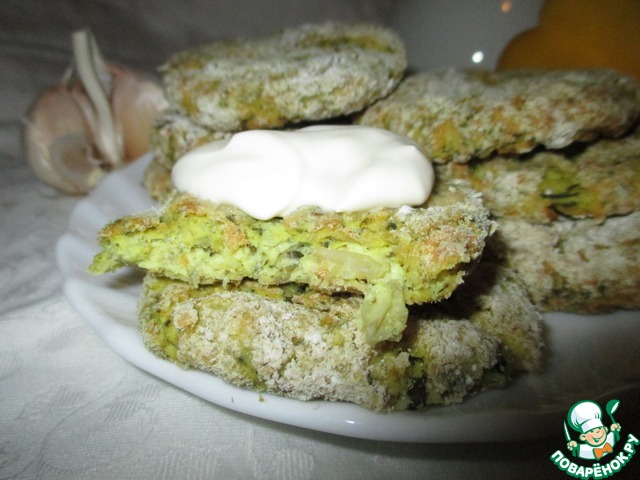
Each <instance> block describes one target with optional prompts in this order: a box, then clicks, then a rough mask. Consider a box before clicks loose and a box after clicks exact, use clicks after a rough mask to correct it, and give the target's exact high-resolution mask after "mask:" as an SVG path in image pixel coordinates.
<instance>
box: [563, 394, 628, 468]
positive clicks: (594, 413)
mask: <svg viewBox="0 0 640 480" xmlns="http://www.w3.org/2000/svg"><path fill="white" fill-rule="evenodd" d="M619 405H620V401H619V400H615V399H614V400H610V401H609V402H608V403H607V405H606V407H605V412H606V414H607V415H608V417H609V418H608V419H609V420H610V421H611V423H610V425H609V426H607V425H605V422H606V421H607V419H606V418H605V417H603V411H602V408H601V407H600V405H598V404H597V403H596V402H593V401H591V400H582V401H580V402H577V403H576V404H574V405H573V406H572V407H571V408H570V409H569V412H568V413H567V420H566V421H565V424H564V434H565V438H566V440H567V448H568V449H569V450H570V451H571V453H572V454H573V455H574V456H576V457H579V458H583V459H587V460H600V459H601V458H602V457H604V456H605V455H608V454H610V453H612V452H613V447H614V445H615V444H616V442H617V441H618V440H619V439H620V430H621V427H620V424H619V423H617V422H616V421H615V419H614V418H613V414H614V413H615V411H616V410H617V409H618V406H619ZM568 426H569V427H571V429H572V430H574V432H576V433H577V435H578V437H577V440H576V439H574V438H573V436H572V435H571V434H570V433H569V428H568ZM576 433H574V434H573V435H574V436H575V435H576Z"/></svg>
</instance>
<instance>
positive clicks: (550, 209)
mask: <svg viewBox="0 0 640 480" xmlns="http://www.w3.org/2000/svg"><path fill="white" fill-rule="evenodd" d="M436 168H437V173H438V176H439V177H440V178H441V179H443V178H461V179H465V180H468V181H470V182H471V185H472V186H473V188H475V189H477V190H478V191H479V192H482V194H483V198H484V202H485V205H487V207H488V208H489V210H490V211H491V213H492V214H493V215H495V216H496V217H500V218H502V217H507V218H519V219H522V220H527V221H530V222H533V223H550V222H553V221H555V220H557V219H559V218H561V217H562V218H572V219H584V218H595V219H598V220H603V219H604V218H606V217H611V216H616V215H627V214H629V213H632V212H635V211H640V128H636V129H635V130H634V131H633V132H631V133H630V134H629V135H626V136H625V137H623V138H619V139H616V140H613V139H600V140H598V141H595V142H592V143H588V144H580V145H574V146H573V147H570V148H566V149H563V150H557V151H549V150H542V151H539V152H535V153H532V154H530V155H521V156H515V155H511V156H496V157H493V158H491V159H489V160H484V161H474V162H469V163H466V164H454V163H448V164H446V165H438V166H436Z"/></svg>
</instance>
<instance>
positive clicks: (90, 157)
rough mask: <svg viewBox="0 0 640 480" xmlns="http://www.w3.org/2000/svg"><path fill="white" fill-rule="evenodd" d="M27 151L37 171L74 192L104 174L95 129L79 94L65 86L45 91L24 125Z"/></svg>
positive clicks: (44, 178)
mask: <svg viewBox="0 0 640 480" xmlns="http://www.w3.org/2000/svg"><path fill="white" fill-rule="evenodd" d="M23 141H24V151H25V156H26V160H27V163H28V164H29V166H30V167H31V169H32V170H33V171H34V173H35V174H36V175H37V176H38V177H39V178H40V179H41V180H42V181H44V182H45V183H47V184H48V185H50V186H52V187H54V188H56V189H58V190H61V191H63V192H65V193H69V194H72V195H79V194H83V193H86V192H88V191H90V190H91V189H93V188H94V187H95V186H96V185H97V184H98V182H99V181H100V180H101V179H102V177H103V176H104V175H105V173H106V172H105V170H104V169H103V168H101V166H100V164H99V163H98V162H97V160H96V155H95V145H94V144H93V142H92V133H91V130H90V128H89V126H88V124H87V121H86V118H85V115H84V114H83V109H82V107H81V105H80V104H79V103H78V101H77V98H76V96H75V95H74V94H73V93H72V92H71V91H70V90H68V89H67V88H66V87H65V86H58V87H52V88H49V89H47V90H45V91H44V92H43V94H42V95H41V96H40V97H39V98H38V99H37V101H36V102H35V103H34V105H33V106H32V107H31V109H30V111H29V113H28V116H27V121H26V123H25V126H24V138H23Z"/></svg>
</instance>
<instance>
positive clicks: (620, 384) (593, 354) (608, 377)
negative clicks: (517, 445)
mask: <svg viewBox="0 0 640 480" xmlns="http://www.w3.org/2000/svg"><path fill="white" fill-rule="evenodd" d="M149 160H150V156H149V155H147V156H145V157H143V158H142V159H140V160H138V161H136V162H134V163H133V164H132V165H131V166H129V167H127V168H125V169H123V170H119V171H116V172H114V173H112V174H110V175H109V176H108V177H107V179H106V180H105V181H104V182H103V183H102V184H101V185H100V187H99V188H98V189H97V190H96V191H95V192H93V193H92V194H91V195H89V196H88V197H87V198H85V199H83V200H81V201H80V202H79V204H78V205H77V207H76V208H75V210H74V211H73V213H72V215H71V218H70V221H69V227H68V230H67V232H66V233H65V234H64V235H63V236H62V237H61V238H60V240H59V241H58V244H57V257H58V263H59V267H60V270H61V271H62V273H63V276H64V280H65V284H64V289H65V293H66V295H67V297H68V299H69V301H70V302H71V303H72V305H73V306H74V307H75V308H76V309H77V311H78V312H79V313H80V315H81V316H82V318H83V319H84V320H86V321H87V323H89V324H90V325H91V326H92V327H93V329H94V330H95V331H96V333H97V334H98V335H99V336H100V337H101V338H102V339H103V340H104V341H105V342H106V343H107V344H108V345H109V346H110V347H111V348H112V349H113V350H115V351H116V352H117V353H118V354H119V355H120V356H122V357H123V358H124V359H126V360H127V361H129V362H131V363H132V364H134V365H136V366H138V367H139V368H141V369H143V370H145V371H147V372H149V373H151V374H153V375H156V376H157V377H159V378H161V379H163V380H166V381H167V382H169V383H171V384H173V385H175V386H177V387H179V388H182V389H184V390H187V391H189V392H191V393H193V394H194V395H197V396H199V397H201V398H203V399H206V400H208V401H210V402H213V403H215V404H217V405H220V406H222V407H226V408H229V409H232V410H235V411H238V412H243V413H246V414H249V415H253V416H256V417H260V418H264V419H269V420H273V421H276V422H281V423H285V424H289V425H296V426H299V427H304V428H309V429H314V430H318V431H323V432H330V433H335V434H339V435H346V436H351V437H357V438H366V439H374V440H388V441H404V442H487V441H502V440H522V439H530V438H536V437H540V436H543V435H548V434H550V433H553V432H556V431H557V432H561V428H562V422H563V419H564V416H565V415H566V412H567V410H568V409H569V408H570V407H571V405H573V404H574V403H575V402H577V401H579V400H583V399H587V398H589V399H601V400H602V401H606V400H608V399H609V398H611V397H612V396H613V395H615V393H616V392H617V391H619V390H621V389H626V388H636V389H640V348H638V338H640V312H617V313H615V314H612V315H602V316H593V317H581V316H578V315H560V314H554V315H549V316H547V318H546V320H545V323H546V331H547V337H548V338H547V348H546V352H547V364H546V366H545V371H544V373H543V374H540V375H523V376H521V377H520V378H517V379H516V380H515V381H514V382H513V383H512V384H511V385H510V386H509V387H508V388H506V389H504V390H497V391H489V392H484V393H481V394H479V395H476V396H474V397H473V398H471V399H469V400H468V401H466V402H464V403H463V404H461V405H457V406H452V407H437V408H429V409H427V410H426V411H421V412H399V413H391V414H377V413H372V412H369V411H367V410H365V409H363V408H360V407H357V406H355V405H351V404H345V403H331V402H322V401H314V402H300V401H296V400H290V399H286V398H280V397H275V396H271V395H264V394H263V395H260V394H258V393H255V392H251V391H247V390H243V389H239V388H235V387H232V386H230V385H227V384H226V383H224V382H222V381H221V380H219V379H218V378H216V377H214V376H212V375H210V374H207V373H204V372H199V371H195V370H183V369H181V368H179V367H177V366H175V365H174V364H172V363H170V362H167V361H165V360H161V359H159V358H157V357H155V356H154V355H152V354H151V353H149V352H148V351H147V350H146V349H145V347H144V346H143V344H142V340H141V338H140V335H139V334H138V330H137V327H136V304H137V300H138V294H139V291H140V284H141V279H142V275H141V273H140V272H139V271H136V270H133V269H124V270H121V271H119V272H116V273H113V274H107V275H100V276H93V275H90V274H88V273H87V272H86V269H87V266H88V265H89V264H90V263H91V260H92V258H93V256H94V255H95V254H96V253H97V252H98V251H99V247H98V245H97V243H96V240H95V238H96V232H97V231H98V229H100V228H101V227H102V226H103V225H104V224H105V223H106V222H107V221H109V220H111V219H115V218H118V217H120V216H122V215H125V214H129V213H135V212H138V211H140V210H143V209H145V208H148V207H151V206H152V205H153V204H154V202H153V201H152V200H151V199H150V198H149V196H148V195H147V194H146V192H145V190H144V189H143V188H142V186H141V179H142V176H143V171H144V168H145V166H146V165H147V164H148V162H149Z"/></svg>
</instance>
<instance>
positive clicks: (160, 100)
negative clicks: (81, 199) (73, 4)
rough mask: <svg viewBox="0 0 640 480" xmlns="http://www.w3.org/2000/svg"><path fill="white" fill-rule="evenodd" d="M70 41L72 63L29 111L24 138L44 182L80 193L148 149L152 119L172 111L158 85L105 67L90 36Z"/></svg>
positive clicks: (79, 33)
mask: <svg viewBox="0 0 640 480" xmlns="http://www.w3.org/2000/svg"><path fill="white" fill-rule="evenodd" d="M72 43H73V53H74V59H75V62H74V65H73V66H72V67H71V68H70V70H69V71H68V72H67V73H66V74H65V76H64V77H63V79H62V81H61V83H60V85H57V86H55V87H51V88H48V89H46V90H45V91H44V92H43V93H42V94H41V95H40V96H39V97H38V98H37V99H36V101H35V102H34V104H33V105H32V106H31V108H30V109H29V112H28V113H27V119H26V121H25V125H24V131H23V139H24V151H25V156H26V159H27V162H28V164H29V165H30V166H31V168H32V170H33V171H34V173H35V174H36V175H37V176H38V177H39V178H40V179H41V180H42V181H44V182H45V183H47V184H49V185H51V186H52V187H55V188H57V189H59V190H62V191H63V192H66V193H69V194H82V193H86V192H88V191H90V190H92V189H93V188H94V187H95V186H96V185H97V184H98V183H99V182H100V180H101V179H102V177H103V176H104V175H105V174H106V173H107V172H108V171H110V170H112V169H114V168H118V167H119V166H122V165H124V164H125V163H127V162H129V161H131V160H134V159H136V158H138V157H139V156H140V155H142V154H144V153H145V152H146V151H147V150H148V149H149V134H150V131H151V126H152V124H153V121H154V119H155V117H156V115H157V114H158V112H159V111H160V110H162V109H164V108H166V106H167V105H166V100H165V98H164V96H163V94H162V90H161V88H160V87H159V85H158V84H157V83H156V82H155V81H154V80H152V79H150V78H147V77H145V76H143V75H142V74H140V73H139V72H135V71H133V70H131V69H129V68H127V67H125V66H121V65H117V64H115V63H112V62H109V63H107V62H105V60H104V59H103V58H102V55H101V54H100V51H99V50H98V47H97V45H96V43H95V40H94V39H93V36H92V35H91V33H90V32H89V31H87V30H80V31H77V32H74V33H73V35H72Z"/></svg>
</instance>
